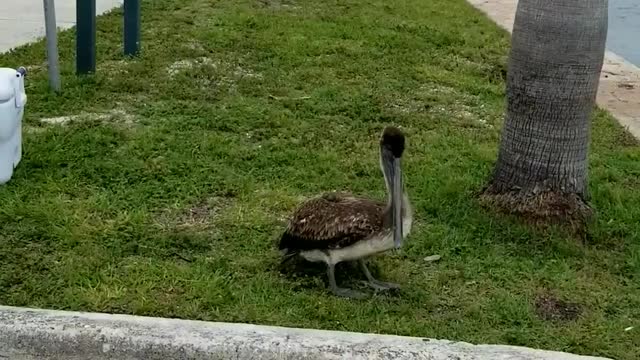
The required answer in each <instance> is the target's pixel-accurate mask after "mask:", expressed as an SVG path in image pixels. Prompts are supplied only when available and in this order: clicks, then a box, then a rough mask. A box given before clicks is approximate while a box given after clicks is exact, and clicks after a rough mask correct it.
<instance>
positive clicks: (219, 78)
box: [167, 57, 263, 91]
mask: <svg viewBox="0 0 640 360" xmlns="http://www.w3.org/2000/svg"><path fill="white" fill-rule="evenodd" d="M189 72H193V75H195V76H193V78H194V79H193V81H195V83H196V84H197V85H198V86H199V87H200V88H201V89H203V90H205V89H210V88H211V86H213V85H217V86H221V87H226V88H228V89H229V90H232V91H233V90H234V89H235V87H236V83H237V82H238V81H239V80H241V79H245V78H256V79H262V77H263V76H262V74H260V73H256V72H253V71H252V70H250V69H246V68H244V67H242V66H240V65H238V64H234V63H229V62H224V61H220V60H217V59H211V58H208V57H198V58H195V59H183V60H179V61H176V62H174V63H173V64H171V65H169V66H168V67H167V74H168V75H169V77H170V78H172V79H174V78H175V77H176V76H178V75H179V74H183V73H187V74H189Z"/></svg>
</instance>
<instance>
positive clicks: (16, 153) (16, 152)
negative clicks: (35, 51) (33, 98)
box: [0, 67, 27, 184]
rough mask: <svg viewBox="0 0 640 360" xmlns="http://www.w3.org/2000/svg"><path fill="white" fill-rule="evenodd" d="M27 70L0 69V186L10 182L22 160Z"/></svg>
mask: <svg viewBox="0 0 640 360" xmlns="http://www.w3.org/2000/svg"><path fill="white" fill-rule="evenodd" d="M26 74H27V70H26V69H25V68H23V67H20V68H19V69H17V70H16V69H11V68H0V184H4V183H6V182H8V181H9V180H11V177H12V176H13V170H14V169H15V167H16V166H18V163H20V160H21V159H22V117H23V116H24V107H25V105H26V104H27V94H26V93H25V91H24V77H25V75H26Z"/></svg>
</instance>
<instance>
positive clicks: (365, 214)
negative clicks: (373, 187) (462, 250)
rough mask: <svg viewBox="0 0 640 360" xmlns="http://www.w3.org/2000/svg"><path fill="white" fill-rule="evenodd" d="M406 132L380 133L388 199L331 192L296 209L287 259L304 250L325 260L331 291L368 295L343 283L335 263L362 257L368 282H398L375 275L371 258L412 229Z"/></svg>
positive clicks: (284, 244)
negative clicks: (405, 178) (405, 180)
mask: <svg viewBox="0 0 640 360" xmlns="http://www.w3.org/2000/svg"><path fill="white" fill-rule="evenodd" d="M404 147H405V137H404V134H403V133H402V132H401V131H400V130H399V129H398V128H396V127H391V126H388V127H386V128H385V129H384V130H383V132H382V136H381V137H380V168H381V169H382V174H383V176H384V180H385V184H386V187H387V202H386V203H385V202H380V201H376V200H371V199H364V198H357V197H353V196H351V195H348V194H339V193H326V194H323V195H320V196H318V197H315V198H312V199H310V200H308V201H306V202H304V203H302V204H301V205H300V206H299V207H298V209H296V211H295V212H294V213H293V216H292V218H291V220H290V221H289V224H288V226H287V229H286V230H285V232H284V233H283V234H282V237H281V239H280V246H279V248H280V250H281V251H282V254H283V256H284V260H283V261H285V260H287V259H290V258H291V257H293V256H295V255H300V256H302V257H303V258H305V259H306V260H308V261H312V262H325V263H326V264H327V276H328V278H329V287H330V289H331V291H332V292H333V293H334V294H336V295H338V296H343V297H352V298H362V297H364V296H365V295H364V294H363V293H360V292H358V291H355V290H351V289H346V288H341V287H338V286H337V284H336V279H335V265H336V264H338V263H340V262H343V261H356V260H357V261H358V262H359V264H360V268H361V269H362V271H363V273H364V275H365V277H366V278H367V282H368V284H369V285H370V286H371V287H373V288H374V289H377V290H383V289H392V288H398V287H399V286H398V285H397V284H393V283H387V282H383V281H379V280H376V279H374V278H373V276H372V275H371V273H370V272H369V269H368V268H367V265H366V263H365V259H366V258H367V257H369V256H372V255H375V254H378V253H381V252H384V251H387V250H390V249H393V248H396V249H397V248H399V247H400V246H401V245H402V240H403V238H405V237H406V236H407V235H408V234H409V232H410V231H411V224H412V220H413V219H412V216H413V215H412V209H411V204H410V202H409V198H408V197H407V194H406V193H405V192H404V190H403V184H402V171H401V168H400V160H401V157H402V153H403V151H404Z"/></svg>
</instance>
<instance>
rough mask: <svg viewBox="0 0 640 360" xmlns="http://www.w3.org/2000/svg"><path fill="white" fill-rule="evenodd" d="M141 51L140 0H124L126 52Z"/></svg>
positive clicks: (133, 53)
mask: <svg viewBox="0 0 640 360" xmlns="http://www.w3.org/2000/svg"><path fill="white" fill-rule="evenodd" d="M139 53H140V0H124V54H125V55H128V56H135V55H138V54H139Z"/></svg>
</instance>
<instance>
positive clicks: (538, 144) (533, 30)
mask: <svg viewBox="0 0 640 360" xmlns="http://www.w3.org/2000/svg"><path fill="white" fill-rule="evenodd" d="M607 15H608V1H607V0H553V1H551V0H520V1H519V3H518V8H517V12H516V17H515V22H514V26H513V35H512V46H511V54H510V60H509V67H508V75H507V109H506V115H505V124H504V128H503V130H502V137H501V143H500V151H499V154H498V161H497V164H496V167H495V169H494V173H493V177H492V179H491V181H490V183H489V186H488V188H487V189H486V190H485V192H484V195H485V196H492V195H494V197H493V198H494V200H495V199H499V202H501V203H502V205H504V206H506V207H507V208H511V210H513V211H515V212H521V211H522V212H529V211H533V212H537V211H543V212H545V211H550V209H551V208H554V207H557V204H555V205H553V204H552V205H549V204H548V202H549V201H551V202H557V201H561V202H566V201H567V199H570V201H571V202H578V203H582V204H586V201H588V199H589V195H588V190H587V185H588V183H587V179H588V177H587V175H588V149H589V136H590V131H589V129H590V117H591V113H592V110H593V108H594V104H595V97H596V93H597V89H598V82H599V78H600V71H601V68H602V63H603V59H604V50H605V42H606V37H607V27H608V20H607ZM541 196H542V197H544V199H542V200H541V198H540V197H541ZM545 204H546V205H545ZM540 205H542V208H544V209H537V210H536V209H534V208H532V207H535V206H540ZM574 205H576V204H574ZM549 206H551V208H549Z"/></svg>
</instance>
